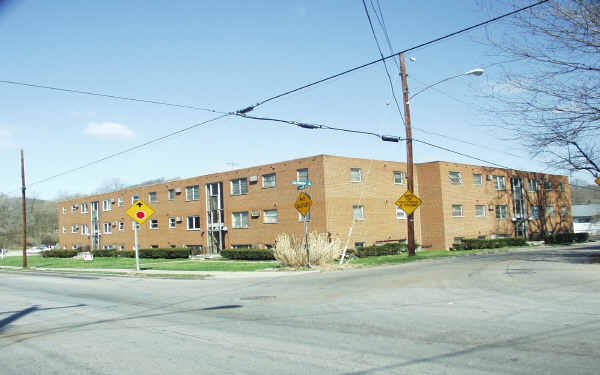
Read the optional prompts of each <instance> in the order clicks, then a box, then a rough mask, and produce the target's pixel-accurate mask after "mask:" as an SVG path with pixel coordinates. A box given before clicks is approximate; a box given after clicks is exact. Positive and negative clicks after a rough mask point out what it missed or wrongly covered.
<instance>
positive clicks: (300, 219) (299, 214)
mask: <svg viewBox="0 0 600 375" xmlns="http://www.w3.org/2000/svg"><path fill="white" fill-rule="evenodd" d="M298 221H302V222H303V221H304V216H302V214H301V213H300V212H298ZM306 221H310V211H308V212H307V213H306Z"/></svg>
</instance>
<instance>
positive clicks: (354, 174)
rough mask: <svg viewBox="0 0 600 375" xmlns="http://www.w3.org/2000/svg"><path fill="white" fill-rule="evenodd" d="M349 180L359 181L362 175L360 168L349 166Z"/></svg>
mask: <svg viewBox="0 0 600 375" xmlns="http://www.w3.org/2000/svg"><path fill="white" fill-rule="evenodd" d="M350 181H351V182H361V181H362V175H361V170H360V168H350Z"/></svg>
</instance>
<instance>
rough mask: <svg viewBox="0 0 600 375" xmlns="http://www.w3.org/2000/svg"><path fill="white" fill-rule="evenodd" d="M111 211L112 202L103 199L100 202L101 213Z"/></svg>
mask: <svg viewBox="0 0 600 375" xmlns="http://www.w3.org/2000/svg"><path fill="white" fill-rule="evenodd" d="M110 210H112V202H111V201H110V199H105V200H103V201H102V211H110Z"/></svg>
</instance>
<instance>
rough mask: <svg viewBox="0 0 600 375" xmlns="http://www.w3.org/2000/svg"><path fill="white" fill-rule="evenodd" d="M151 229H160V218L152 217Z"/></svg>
mask: <svg viewBox="0 0 600 375" xmlns="http://www.w3.org/2000/svg"><path fill="white" fill-rule="evenodd" d="M150 229H158V220H157V219H150Z"/></svg>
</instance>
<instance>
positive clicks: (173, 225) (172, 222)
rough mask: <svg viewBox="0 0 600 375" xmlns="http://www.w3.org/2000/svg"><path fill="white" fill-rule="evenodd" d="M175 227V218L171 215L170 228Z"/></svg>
mask: <svg viewBox="0 0 600 375" xmlns="http://www.w3.org/2000/svg"><path fill="white" fill-rule="evenodd" d="M173 228H175V218H174V217H170V218H169V229H173Z"/></svg>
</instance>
